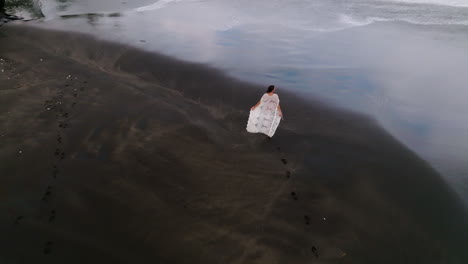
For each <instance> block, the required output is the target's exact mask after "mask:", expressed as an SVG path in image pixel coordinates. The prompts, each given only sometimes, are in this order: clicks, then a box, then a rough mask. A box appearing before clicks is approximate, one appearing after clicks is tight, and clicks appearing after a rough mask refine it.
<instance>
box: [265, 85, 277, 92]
mask: <svg viewBox="0 0 468 264" xmlns="http://www.w3.org/2000/svg"><path fill="white" fill-rule="evenodd" d="M273 91H275V86H274V85H270V86H268V89H267V93H272V92H273Z"/></svg>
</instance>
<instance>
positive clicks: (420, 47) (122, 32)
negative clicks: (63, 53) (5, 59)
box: [38, 0, 468, 200]
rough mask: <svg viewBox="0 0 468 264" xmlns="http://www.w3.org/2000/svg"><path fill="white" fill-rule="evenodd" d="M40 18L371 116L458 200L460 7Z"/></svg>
mask: <svg viewBox="0 0 468 264" xmlns="http://www.w3.org/2000/svg"><path fill="white" fill-rule="evenodd" d="M41 11H42V13H43V14H44V16H45V18H44V19H43V20H42V21H41V22H40V23H38V25H40V26H42V27H46V28H55V29H63V30H74V31H80V32H86V33H90V34H94V35H96V36H98V37H100V38H105V39H110V40H113V41H117V42H122V43H127V44H131V45H134V46H137V47H140V48H143V49H147V50H151V51H157V52H161V53H164V54H167V55H171V56H175V57H178V58H181V59H184V60H189V61H195V62H200V63H204V64H208V65H212V66H215V67H218V68H221V69H223V70H225V71H226V72H228V73H229V74H231V75H233V76H235V77H239V78H241V79H245V80H249V81H252V82H256V83H260V84H264V85H265V86H266V85H267V84H270V83H273V84H276V85H277V86H278V87H279V92H280V91H281V89H287V90H291V91H294V92H297V93H302V94H304V95H306V96H313V97H319V98H321V99H322V100H325V101H328V102H330V103H332V104H335V105H337V106H339V107H343V108H347V109H351V110H354V111H359V112H363V113H365V114H368V115H371V116H372V117H374V118H375V119H376V120H378V121H379V122H380V124H381V125H382V126H383V127H384V128H385V129H387V130H388V131H389V132H390V133H391V134H392V135H393V136H395V137H396V138H398V139H399V140H400V141H401V142H403V143H404V144H406V145H407V146H408V147H410V148H411V149H413V150H414V151H415V152H417V153H418V154H419V155H420V156H421V157H423V158H424V159H426V160H428V161H429V162H430V163H431V165H432V166H434V167H435V168H436V169H438V170H439V171H440V172H441V173H442V174H443V175H444V176H445V177H446V178H447V179H448V180H449V181H450V182H451V183H452V184H453V186H454V187H455V188H456V189H457V190H458V191H459V193H460V194H461V195H462V196H463V197H464V198H465V199H467V200H468V165H467V164H468V162H466V161H467V159H466V156H467V154H468V140H467V139H468V122H466V116H467V115H468V104H466V99H467V98H468V89H466V83H468V76H467V75H466V74H465V72H466V69H467V68H468V53H466V49H467V48H468V46H467V44H466V43H468V34H467V33H466V32H467V30H468V0H450V1H444V0H394V1H387V0H379V1H371V0H352V1H345V0H338V1H325V0H321V1H308V0H288V1H285V0H274V1H264V0H256V1H247V0H235V1H228V0H207V1H199V0H159V1H155V0H132V1H112V0H99V1H98V0H96V1H86V0H74V1H67V0H42V1H41ZM255 100H256V98H252V104H253V103H254V102H255ZM283 108H284V111H285V115H286V117H288V116H287V115H288V114H287V106H283ZM292 118H293V117H292ZM375 144H378V142H376V143H375Z"/></svg>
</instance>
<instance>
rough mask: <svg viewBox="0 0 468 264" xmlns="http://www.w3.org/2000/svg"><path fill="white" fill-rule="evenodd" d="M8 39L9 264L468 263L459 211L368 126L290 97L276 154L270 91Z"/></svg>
mask: <svg viewBox="0 0 468 264" xmlns="http://www.w3.org/2000/svg"><path fill="white" fill-rule="evenodd" d="M0 34H1V35H2V37H1V38H0V41H1V44H0V58H1V59H3V60H4V61H1V63H2V64H1V65H0V69H2V70H3V72H0V175H1V176H0V234H1V236H0V263H2V264H4V263H5V264H10V263H28V264H29V263H60V264H64V263H67V264H68V263H80V264H82V263H190V264H193V263H216V264H217V263H220V264H221V263H223V264H224V263H232V264H241V263H265V264H266V263H268V264H272V263H281V264H282V263H292V264H294V263H359V264H362V263H372V264H378V263H391V264H396V263H397V264H400V263H411V264H415V263H424V264H428V263H450V264H452V263H468V262H467V260H468V250H466V247H467V245H468V227H467V219H468V217H467V214H466V211H465V209H464V207H463V206H462V204H461V202H460V200H459V199H458V198H457V197H456V195H455V194H454V193H453V191H452V190H451V189H450V188H449V187H448V186H447V185H446V184H445V183H444V181H443V180H442V179H441V177H440V176H439V175H438V174H437V173H436V172H435V171H434V170H433V169H431V168H430V167H429V166H428V165H427V164H426V163H425V162H423V161H422V160H421V159H419V158H418V157H417V156H416V155H414V154H413V153H412V152H410V151H409V150H407V149H406V148H405V147H403V146H402V145H401V144H400V143H399V142H397V141H396V140H395V139H393V138H392V137H391V136H389V135H388V134H387V133H386V132H385V131H383V130H382V129H380V128H379V127H378V126H377V125H376V124H375V122H373V121H372V120H370V119H369V118H365V117H362V116H359V115H357V114H352V113H347V112H344V111H341V110H334V109H332V108H330V107H326V106H324V105H322V104H320V103H318V102H311V103H305V102H304V101H302V100H301V99H300V98H298V97H297V96H294V95H291V94H289V93H287V92H285V91H282V90H279V96H280V98H281V100H282V108H283V110H284V113H285V118H286V121H285V122H283V123H282V124H280V127H279V129H278V131H277V134H276V135H275V137H274V138H273V139H272V140H267V139H266V138H265V136H262V135H255V134H248V133H246V131H245V126H246V121H247V115H248V109H249V108H250V107H251V106H252V105H253V104H255V103H256V101H257V100H258V98H259V97H260V96H261V94H262V93H263V90H264V87H257V86H253V85H250V84H246V83H242V82H239V81H235V80H232V79H230V78H228V77H225V76H224V75H223V74H221V73H220V72H218V71H216V70H213V69H209V68H206V67H203V66H200V65H196V64H190V63H185V62H180V61H177V60H174V59H171V58H168V57H164V56H160V55H154V54H149V53H146V52H142V51H138V50H135V49H132V48H128V47H124V46H119V45H116V44H110V43H106V42H101V41H97V40H95V39H92V38H89V37H87V36H83V35H78V34H70V33H58V32H47V31H42V30H38V29H34V28H27V27H22V26H14V25H9V26H7V27H4V28H2V29H1V31H0ZM265 86H266V85H265ZM47 108H49V109H50V110H47ZM282 159H285V162H283V161H282ZM284 163H286V164H284ZM317 256H318V257H317Z"/></svg>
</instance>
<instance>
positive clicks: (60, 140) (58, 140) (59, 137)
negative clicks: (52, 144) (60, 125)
mask: <svg viewBox="0 0 468 264" xmlns="http://www.w3.org/2000/svg"><path fill="white" fill-rule="evenodd" d="M57 142H58V143H60V144H61V143H62V137H61V136H60V135H59V136H58V137H57Z"/></svg>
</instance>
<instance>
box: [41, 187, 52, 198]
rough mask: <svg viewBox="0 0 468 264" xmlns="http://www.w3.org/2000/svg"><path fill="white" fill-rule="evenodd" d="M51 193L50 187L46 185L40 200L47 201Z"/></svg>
mask: <svg viewBox="0 0 468 264" xmlns="http://www.w3.org/2000/svg"><path fill="white" fill-rule="evenodd" d="M51 194H52V187H50V186H48V187H47V190H46V192H45V193H44V196H43V197H42V201H47V199H48V198H49V196H50V195H51Z"/></svg>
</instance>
